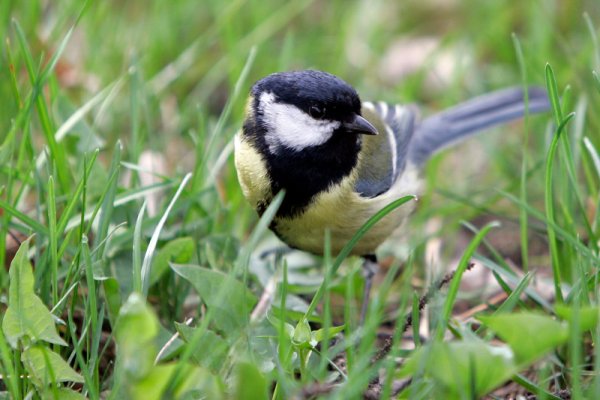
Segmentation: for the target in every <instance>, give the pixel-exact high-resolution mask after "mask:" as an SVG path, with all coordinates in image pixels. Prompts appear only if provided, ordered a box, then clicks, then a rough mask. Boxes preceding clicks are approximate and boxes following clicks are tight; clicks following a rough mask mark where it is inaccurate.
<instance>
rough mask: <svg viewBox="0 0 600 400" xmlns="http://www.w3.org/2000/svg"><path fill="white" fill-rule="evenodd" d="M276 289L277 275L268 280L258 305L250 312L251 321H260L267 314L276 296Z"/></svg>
mask: <svg viewBox="0 0 600 400" xmlns="http://www.w3.org/2000/svg"><path fill="white" fill-rule="evenodd" d="M275 289H277V276H276V275H273V276H272V277H271V278H270V279H269V281H268V282H267V284H266V286H265V288H264V290H263V292H262V294H261V296H260V299H259V300H258V303H257V304H256V307H254V310H252V314H250V321H251V322H256V321H260V320H262V319H263V318H264V316H265V315H267V311H269V308H270V307H271V303H272V302H273V297H274V296H275Z"/></svg>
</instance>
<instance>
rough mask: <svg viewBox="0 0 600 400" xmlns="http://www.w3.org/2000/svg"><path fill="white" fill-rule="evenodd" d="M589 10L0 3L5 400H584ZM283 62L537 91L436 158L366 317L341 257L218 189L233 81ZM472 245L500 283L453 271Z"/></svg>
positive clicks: (235, 125) (457, 94) (1, 382)
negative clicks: (308, 248)
mask: <svg viewBox="0 0 600 400" xmlns="http://www.w3.org/2000/svg"><path fill="white" fill-rule="evenodd" d="M599 27H600V8H599V7H598V4H596V2H595V1H592V0H575V1H568V2H560V1H550V0H543V1H537V2H513V4H511V5H510V6H507V5H506V2H502V1H485V2H484V1H481V2H467V1H464V2H460V1H458V2H452V1H448V2H445V1H413V0H410V1H403V2H396V1H392V0H377V1H369V2H359V1H342V0H336V1H330V2H324V1H319V0H300V1H294V2H287V1H283V0H281V1H279V0H270V1H254V0H247V1H245V0H234V1H231V2H223V1H217V0H203V1H201V2H198V1H195V2H193V1H176V2H173V1H166V0H156V1H152V2H144V1H130V2H125V3H122V2H116V1H88V2H86V3H85V4H82V2H80V1H75V0H59V1H55V2H25V1H14V0H7V1H3V2H0V37H1V38H2V39H3V41H2V50H1V52H0V98H1V99H2V106H0V265H2V266H4V265H6V268H0V310H2V317H1V318H2V330H1V334H0V374H1V379H0V397H2V398H15V399H20V398H25V397H28V398H44V399H45V398H61V399H62V398H83V397H85V398H89V399H100V398H110V399H118V398H132V399H137V398H139V399H152V398H157V399H158V398H165V399H166V398H169V399H170V398H182V399H183V398H201V397H204V398H211V399H213V398H215V399H217V398H236V399H237V398H241V399H243V398H249V399H250V398H271V399H286V398H292V397H295V398H303V397H319V398H332V399H333V398H361V396H363V394H367V395H372V396H377V393H382V395H381V397H382V398H389V397H390V396H395V395H397V396H400V397H401V398H411V399H413V398H415V399H416V398H424V399H425V398H442V397H443V398H457V399H464V398H469V399H470V398H478V397H481V396H483V395H484V394H487V393H493V391H494V390H495V389H496V388H498V387H502V386H503V385H504V384H505V383H506V382H507V381H512V382H515V383H516V384H517V387H520V388H521V389H522V390H523V393H526V392H531V393H533V394H536V395H537V396H538V397H539V398H546V399H556V398H560V395H561V393H565V391H566V392H568V393H570V394H571V396H572V398H575V399H584V398H590V399H592V398H600V378H599V376H600V361H599V360H600V358H599V357H597V355H598V350H597V348H598V346H597V343H596V342H597V340H598V337H599V336H598V332H600V331H599V330H598V311H599V309H598V307H599V299H598V282H599V278H598V268H599V267H600V265H599V264H600V262H599V261H600V257H599V254H598V251H599V243H598V236H599V233H598V229H599V226H600V193H599V190H600V155H599V152H598V146H599V145H600V135H599V134H598V132H600V114H598V113H597V112H596V110H598V109H599V108H600V79H599V78H598V76H599V74H600V47H599V43H598V29H599ZM420 37H428V38H432V37H434V38H437V39H438V40H439V44H438V45H439V48H438V49H437V50H436V51H433V52H431V54H429V55H428V56H427V57H425V58H424V59H423V60H422V61H421V62H419V63H418V65H416V66H414V67H412V69H410V70H409V71H408V72H406V71H405V72H403V75H402V77H401V78H397V76H396V77H394V75H393V74H391V75H390V74H389V73H388V72H386V71H389V67H390V66H389V64H386V63H388V62H389V61H385V60H389V57H387V58H386V55H387V54H389V51H390V49H392V48H393V47H394V46H395V45H397V44H398V41H400V40H401V41H413V40H415V38H420ZM417 47H418V48H420V47H422V46H421V45H418V46H417ZM416 57H417V56H415V55H413V54H412V53H410V54H409V53H408V50H404V52H403V53H401V54H400V55H398V54H396V56H395V58H394V61H395V62H400V63H401V64H402V65H404V66H406V65H407V64H410V63H409V61H413V59H415V58H416ZM449 60H450V61H449ZM299 68H318V69H322V70H326V71H329V72H332V73H334V74H337V75H339V76H341V77H343V78H344V79H345V80H346V81H348V82H350V83H351V84H352V85H353V86H355V87H356V88H357V90H358V92H359V93H360V94H361V97H362V98H363V99H364V100H386V101H392V102H394V101H395V102H402V103H409V102H411V103H418V104H420V105H422V113H423V114H424V115H428V114H430V113H432V112H434V111H436V110H441V109H443V108H444V107H447V106H450V105H453V104H456V103H458V102H459V101H462V100H465V99H467V98H469V97H472V96H475V95H478V94H482V93H484V92H487V91H490V90H493V89H496V88H501V87H506V86H515V85H521V86H529V85H537V86H544V87H546V88H547V89H548V91H549V93H550V97H551V100H552V110H551V111H549V112H548V113H546V114H544V115H541V116H534V115H529V116H527V117H526V119H525V123H514V124H510V125H506V126H503V127H501V128H498V129H495V130H492V131H490V132H488V133H486V134H484V135H480V136H478V137H477V138H473V139H471V140H470V141H469V143H466V144H464V145H460V146H457V147H454V148H451V149H448V150H447V151H444V152H443V153H441V154H440V155H437V156H435V157H434V158H433V159H432V160H430V162H429V163H428V165H427V167H426V168H425V170H424V171H423V174H422V176H423V179H424V180H425V183H426V185H425V187H426V190H425V193H423V195H422V196H419V200H418V202H417V210H416V212H415V213H414V215H413V216H412V218H411V221H410V223H409V224H407V226H406V227H405V228H404V231H403V234H402V235H401V236H402V237H401V238H395V239H394V240H393V241H392V242H391V243H387V244H386V245H384V246H382V248H381V249H380V254H379V256H380V259H382V260H384V262H385V264H389V265H391V266H390V267H389V268H384V269H383V271H382V272H381V277H380V278H381V279H379V280H378V284H377V285H376V288H375V290H374V293H373V295H372V299H371V302H370V304H369V312H368V315H367V319H366V321H365V323H364V325H363V326H362V327H359V325H358V319H359V318H358V315H359V312H360V310H359V309H360V306H359V305H360V301H361V293H362V285H363V278H362V276H361V270H360V264H361V263H360V260H358V259H355V258H346V257H345V256H344V255H342V256H340V257H337V258H336V256H337V255H335V254H326V255H325V256H324V257H322V258H317V257H308V256H306V255H303V254H301V253H299V252H290V253H286V254H279V253H273V252H268V250H273V249H276V248H277V247H278V246H279V245H280V244H279V243H278V242H277V241H276V240H275V239H274V237H273V235H272V234H271V233H269V232H268V224H269V221H270V218H272V216H273V212H274V211H275V207H276V205H277V204H273V208H271V209H269V210H268V211H267V212H266V213H265V214H264V215H263V218H262V219H260V220H259V219H258V218H257V216H256V215H255V213H254V211H253V210H252V209H251V208H250V207H249V206H248V204H247V203H246V201H245V200H244V199H243V196H242V195H241V191H240V189H239V186H238V183H237V178H236V174H235V169H234V166H233V157H232V150H233V147H232V140H233V136H234V134H235V132H236V131H237V130H238V129H239V128H240V126H241V122H242V119H243V112H244V104H245V101H246V99H245V97H246V93H247V92H248V89H249V88H250V86H251V84H252V83H253V82H254V81H255V80H257V79H259V78H261V77H263V76H265V75H266V74H268V73H271V72H274V71H280V70H289V69H299ZM396 69H397V67H396ZM396 72H398V71H397V70H396ZM151 152H153V153H151ZM149 154H154V156H152V157H154V158H152V161H151V162H150V163H146V164H144V163H141V161H140V160H141V159H142V158H143V157H142V156H144V157H147V156H148V155H149ZM156 154H160V157H162V158H160V159H159V157H158V156H157V155H156ZM159 163H164V165H165V166H166V167H165V169H162V170H159V171H154V172H152V173H153V174H154V178H155V179H154V180H153V181H152V182H148V181H147V180H146V175H147V174H146V172H148V169H150V168H152V167H154V166H156V165H158V164H159ZM404 200H407V199H404ZM404 200H399V201H397V202H396V203H394V204H392V205H390V206H389V208H388V209H387V210H384V211H382V213H381V214H380V215H378V216H377V218H379V217H383V218H385V213H386V212H389V211H390V210H391V209H392V208H393V207H396V206H400V207H402V205H401V203H403V202H404ZM482 215H486V216H488V217H490V218H489V219H487V220H485V221H484V222H481V216H482ZM490 219H491V220H494V219H498V220H500V221H501V223H502V228H497V227H496V224H495V223H493V222H489V220H490ZM511 224H513V225H514V226H516V227H517V228H516V229H514V230H512V231H510V232H509V233H506V232H505V231H504V230H503V229H504V227H506V226H510V225H511ZM492 227H493V228H492ZM494 235H496V236H494ZM497 235H500V239H503V240H500V241H499V240H498V236H497ZM27 238H31V239H29V240H26V239H27ZM15 239H16V240H15ZM437 241H441V243H443V246H442V248H441V250H440V251H439V252H438V255H439V257H440V261H439V262H438V264H442V265H443V266H449V265H451V264H452V261H453V260H454V261H457V260H459V259H460V262H459V263H458V267H457V268H458V273H457V274H456V275H455V276H454V278H453V279H452V280H451V281H450V282H446V284H443V285H442V286H443V288H442V289H441V290H440V289H439V288H438V287H437V282H439V279H440V278H441V275H442V274H441V273H440V272H439V271H438V269H436V268H434V267H433V266H432V265H431V262H432V260H431V258H430V257H431V248H433V247H434V246H433V244H434V243H436V242H437ZM15 243H16V244H15ZM19 243H22V245H21V246H20V249H19V252H18V253H17V254H16V256H15V252H16V251H17V249H18V248H19V246H18V244H19ZM503 243H508V250H507V245H503ZM539 243H542V245H541V248H540V245H538V244H539ZM348 246H352V243H349V245H348ZM348 248H350V247H348ZM265 250H267V253H266V255H265V254H264V253H265ZM473 260H474V261H476V262H477V266H476V269H486V270H487V271H488V272H489V274H490V276H491V277H492V278H493V280H494V281H495V283H496V284H497V286H498V289H497V292H496V293H498V292H500V291H502V292H504V294H505V298H504V299H503V300H501V301H500V302H490V296H489V295H488V294H486V293H484V292H483V291H480V290H477V288H476V289H473V288H471V289H469V288H467V287H462V286H461V287H459V283H460V282H461V281H466V282H469V280H470V279H472V278H471V275H472V274H474V273H475V272H469V271H465V269H466V268H467V266H468V265H469V262H470V261H473ZM11 262H12V263H11ZM9 266H10V268H9ZM434 271H437V272H434ZM323 282H324V283H323ZM540 283H543V284H545V285H542V286H540ZM540 287H549V288H551V289H550V290H549V292H550V294H548V291H544V290H541V289H540ZM426 293H428V294H429V295H428V296H427V297H428V301H427V306H426V307H425V308H424V309H423V307H422V304H420V302H419V298H420V296H422V295H424V294H426ZM486 304H487V307H485V310H484V311H482V312H480V313H478V314H476V315H475V318H473V319H468V320H464V319H459V318H458V316H459V315H460V314H461V313H462V312H463V311H465V310H466V309H471V308H474V307H477V306H480V305H486ZM408 316H410V317H411V318H412V324H413V327H412V328H408V327H407V326H406V322H407V317H408ZM403 328H404V330H405V331H403ZM419 332H420V334H421V337H420V336H418V333H419ZM382 335H383V336H384V337H385V340H384V341H385V342H386V343H387V344H383V345H382V344H381V343H380V339H381V336H382ZM378 338H379V341H378ZM315 344H318V345H317V346H316V347H315ZM409 344H410V345H409ZM382 348H383V350H382ZM413 348H414V349H415V350H413ZM399 358H402V359H403V363H402V364H398V363H397V362H396V361H397V360H398V359H399ZM340 360H343V361H344V362H343V363H340ZM398 391H400V393H399V394H398V393H397V392H398Z"/></svg>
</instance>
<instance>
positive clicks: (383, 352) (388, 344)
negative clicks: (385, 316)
mask: <svg viewBox="0 0 600 400" xmlns="http://www.w3.org/2000/svg"><path fill="white" fill-rule="evenodd" d="M474 266H475V264H474V263H470V264H469V265H468V266H467V271H470V270H471V269H472V268H473V267H474ZM455 273H456V271H452V272H449V273H447V274H446V275H444V277H443V278H442V279H441V280H440V281H438V282H437V283H436V284H434V285H431V286H430V287H429V290H427V293H425V294H424V295H423V296H421V297H420V298H419V315H421V313H422V312H423V309H424V308H425V306H426V305H427V303H429V300H430V299H431V297H432V296H433V295H434V294H435V293H436V292H437V291H439V290H440V289H442V288H443V287H444V286H446V285H447V284H448V283H450V281H451V280H452V278H454V274H455ZM412 323H413V318H412V312H409V313H408V314H407V315H406V317H405V319H404V325H402V331H401V333H404V332H406V330H407V329H408V328H410V327H411V326H412ZM393 344H394V343H393V336H390V337H388V338H387V339H386V340H385V342H384V343H383V346H382V347H381V349H379V351H378V352H377V354H376V355H375V357H374V359H373V362H376V361H379V360H381V359H383V358H384V357H385V356H387V355H388V353H389V352H390V350H391V349H392V345H393Z"/></svg>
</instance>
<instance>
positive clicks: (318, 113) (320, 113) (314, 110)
mask: <svg viewBox="0 0 600 400" xmlns="http://www.w3.org/2000/svg"><path fill="white" fill-rule="evenodd" d="M308 113H309V114H310V116H311V117H313V118H315V119H321V118H323V117H324V116H325V108H323V107H320V106H316V105H313V106H310V108H309V109H308Z"/></svg>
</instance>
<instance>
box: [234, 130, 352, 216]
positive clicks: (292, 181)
mask: <svg viewBox="0 0 600 400" xmlns="http://www.w3.org/2000/svg"><path fill="white" fill-rule="evenodd" d="M254 129H264V128H263V127H260V125H259V126H246V125H245V126H244V131H245V133H246V134H247V133H249V131H252V130H254ZM253 133H256V132H253ZM359 136H360V135H358V134H353V133H348V132H344V131H340V132H334V134H333V135H332V137H331V139H329V140H328V141H327V142H325V143H323V144H321V145H318V146H310V147H307V148H305V149H302V150H300V151H296V150H292V149H287V148H281V149H279V151H278V152H277V153H276V154H274V153H272V152H271V151H270V150H269V147H268V145H267V143H266V141H265V139H264V135H263V134H250V135H247V137H248V138H249V139H250V140H252V141H253V142H254V145H255V146H256V147H257V148H258V149H259V151H260V153H261V154H262V156H263V158H264V160H265V162H266V164H267V171H268V173H269V176H270V180H271V192H272V193H273V194H276V193H279V191H281V190H282V189H284V190H285V193H286V194H285V197H284V199H283V202H282V204H281V206H280V207H279V210H278V212H277V216H278V217H293V216H295V215H298V214H300V213H302V211H304V210H305V209H306V207H307V206H308V205H309V204H310V202H311V201H312V200H313V198H314V197H315V195H316V194H318V193H320V192H322V191H324V190H327V189H328V188H329V187H331V186H333V185H335V184H337V183H339V182H340V181H341V180H342V179H344V178H345V177H346V176H348V175H349V174H350V172H351V171H352V169H353V168H354V167H355V166H356V163H357V161H358V153H359V150H360V147H361V139H360V137H359ZM266 206H267V204H264V205H263V207H266ZM259 208H261V206H260V205H259ZM258 211H259V213H261V210H260V209H259V210H258ZM262 211H264V208H263V210H262Z"/></svg>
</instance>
